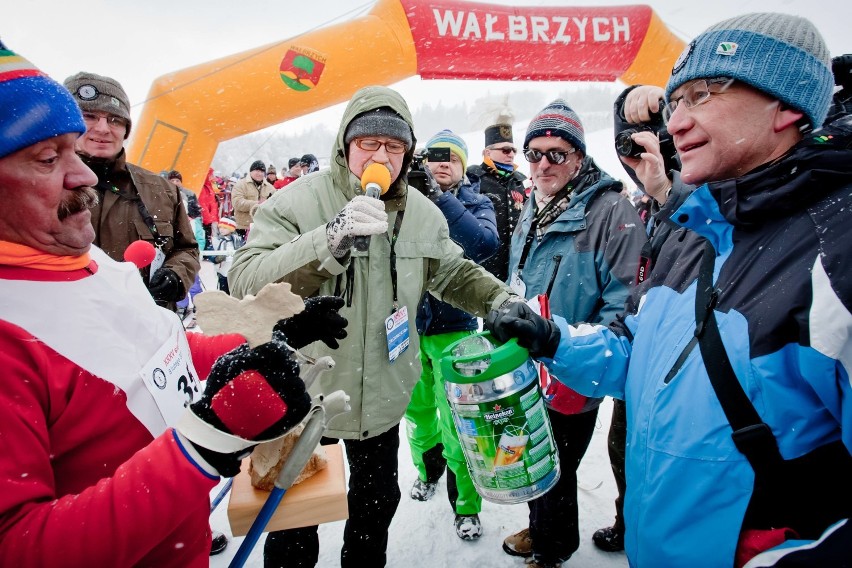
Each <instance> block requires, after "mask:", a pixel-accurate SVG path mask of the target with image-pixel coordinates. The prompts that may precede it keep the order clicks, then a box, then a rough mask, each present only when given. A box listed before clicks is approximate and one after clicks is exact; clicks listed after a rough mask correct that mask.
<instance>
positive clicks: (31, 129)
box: [0, 42, 86, 158]
mask: <svg viewBox="0 0 852 568" xmlns="http://www.w3.org/2000/svg"><path fill="white" fill-rule="evenodd" d="M0 109H3V112H2V113H0V158H2V157H5V156H8V155H9V154H12V153H14V152H17V151H18V150H21V149H23V148H26V147H27V146H32V145H33V144H35V143H36V142H41V141H42V140H47V139H48V138H53V137H54V136H61V135H63V134H69V133H71V132H73V133H75V134H82V133H84V132H85V131H86V124H85V123H84V122H83V116H82V115H81V114H80V108H79V107H78V106H77V103H76V102H75V101H74V99H73V98H72V97H71V94H70V93H69V92H68V91H67V90H66V89H65V88H64V87H63V86H62V85H60V84H59V83H57V82H56V81H54V80H53V79H51V78H50V77H48V76H47V75H45V74H44V73H42V72H41V71H39V70H38V69H36V67H35V66H34V65H33V64H32V63H30V62H29V61H27V60H26V59H24V58H23V57H21V56H20V55H18V54H16V53H14V52H12V51H9V49H7V48H6V46H5V45H3V42H0Z"/></svg>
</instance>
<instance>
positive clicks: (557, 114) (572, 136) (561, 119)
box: [524, 99, 586, 155]
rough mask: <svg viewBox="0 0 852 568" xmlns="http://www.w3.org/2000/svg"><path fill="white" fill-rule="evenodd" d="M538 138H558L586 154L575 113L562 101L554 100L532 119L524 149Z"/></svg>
mask: <svg viewBox="0 0 852 568" xmlns="http://www.w3.org/2000/svg"><path fill="white" fill-rule="evenodd" d="M539 136H558V137H560V138H562V139H563V140H565V141H566V142H568V143H569V144H571V145H572V146H573V147H574V148H576V149H577V150H579V151H580V152H582V153H583V155H585V154H586V136H585V134H584V133H583V124H582V123H581V122H580V117H579V116H577V113H576V112H574V111H573V110H571V107H569V106H568V103H566V102H565V101H564V100H562V99H556V100H555V101H553V102H552V103H550V104H549V105H547V106H546V107H544V108H543V109H541V112H539V113H538V114H537V115H535V116H534V117H533V119H532V120H531V121H530V125H529V126H528V127H527V135H526V136H525V137H524V149H527V148H529V145H530V140H532V139H533V138H538V137H539Z"/></svg>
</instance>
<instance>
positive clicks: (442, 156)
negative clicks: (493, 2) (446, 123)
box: [411, 148, 450, 172]
mask: <svg viewBox="0 0 852 568" xmlns="http://www.w3.org/2000/svg"><path fill="white" fill-rule="evenodd" d="M449 161H450V149H449V148H427V149H426V150H420V151H419V152H416V153H415V154H414V157H413V158H412V160H411V171H420V172H422V171H423V168H425V167H426V162H449Z"/></svg>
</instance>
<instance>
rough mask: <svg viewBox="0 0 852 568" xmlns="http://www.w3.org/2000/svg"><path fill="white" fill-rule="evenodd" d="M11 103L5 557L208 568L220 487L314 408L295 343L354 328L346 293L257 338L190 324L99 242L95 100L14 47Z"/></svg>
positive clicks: (2, 261)
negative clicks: (349, 324)
mask: <svg viewBox="0 0 852 568" xmlns="http://www.w3.org/2000/svg"><path fill="white" fill-rule="evenodd" d="M0 108H2V109H3V113H2V114H0V200H2V203H3V207H2V208H0V287H2V290H3V294H2V295H0V368H2V369H3V388H2V389H0V408H2V409H3V410H2V412H0V432H2V440H3V452H2V454H0V485H2V487H3V491H0V566H59V565H63V566H84V565H85V566H139V565H144V566H175V567H186V566H191V567H202V566H204V567H206V566H208V564H209V557H208V555H209V552H210V542H211V541H210V526H209V515H210V498H209V496H210V491H211V490H212V489H213V488H214V487H215V486H216V485H217V483H218V482H219V480H220V476H227V477H231V476H234V475H236V474H237V473H238V472H239V468H240V462H241V458H242V457H244V456H245V455H247V453H248V452H249V451H250V450H251V448H252V447H253V446H254V445H255V444H257V443H258V442H260V441H264V440H268V439H275V438H277V437H279V436H281V435H283V434H284V433H286V432H287V431H288V430H289V429H290V428H292V427H293V426H294V425H296V424H298V423H299V422H300V421H301V420H302V419H303V418H304V416H305V415H306V413H307V412H308V410H309V409H310V406H311V398H310V396H309V395H308V394H307V392H306V391H305V385H304V383H303V382H302V380H301V379H300V378H299V367H298V365H297V363H296V362H295V361H294V360H293V358H292V357H291V350H290V347H288V345H287V343H285V341H286V342H288V343H289V344H290V345H291V346H293V347H298V346H300V345H305V344H306V343H302V342H304V341H307V342H308V343H309V342H312V341H314V340H319V339H322V340H323V341H326V340H329V339H331V341H334V339H333V336H335V335H336V336H337V337H340V336H341V335H345V331H344V330H343V328H342V325H345V320H344V319H343V318H341V316H339V314H337V312H336V310H337V309H339V306H340V305H342V303H343V301H342V300H340V299H337V298H335V299H329V298H322V297H321V298H315V299H311V300H310V301H309V302H308V304H306V307H305V310H304V311H303V312H301V313H300V314H298V315H296V316H294V317H292V318H289V319H285V320H281V321H279V322H278V324H277V325H276V326H275V329H274V330H273V333H272V338H273V339H272V341H269V342H268V343H264V344H262V345H260V346H257V347H255V348H253V349H252V348H249V346H248V345H246V344H245V339H244V338H243V337H242V336H240V335H237V334H230V335H219V336H204V335H201V334H196V333H192V334H186V333H185V332H184V330H183V328H182V327H181V325H180V321H179V320H178V319H177V318H175V317H174V314H173V313H172V312H171V311H169V310H167V309H165V308H162V307H158V306H157V305H156V303H155V302H154V299H153V298H152V297H151V295H150V294H149V293H148V290H147V288H146V287H145V284H144V283H143V281H142V279H141V277H140V275H139V271H138V269H137V268H136V267H135V266H133V265H132V264H130V263H126V262H116V261H114V260H112V259H111V258H110V257H109V256H107V255H106V253H104V252H103V251H102V250H101V249H99V248H97V247H95V246H93V245H91V242H92V239H93V238H94V229H93V228H92V225H91V220H90V217H91V213H90V207H91V206H92V205H93V203H94V202H96V200H97V193H96V192H95V190H93V189H92V187H91V186H92V185H94V184H95V183H97V181H98V178H97V176H96V175H95V174H94V173H93V172H92V171H91V170H90V169H89V168H88V167H86V166H85V164H83V162H82V161H81V159H80V157H79V156H78V155H77V154H76V153H75V150H74V146H75V141H76V140H77V137H78V135H80V134H82V133H83V132H85V131H86V125H85V123H84V122H83V117H82V114H81V112H80V110H79V108H78V106H77V103H76V102H75V101H74V99H73V98H72V96H71V94H70V93H69V92H68V91H67V90H66V89H65V88H64V87H62V86H61V85H60V84H59V83H56V82H55V81H53V80H52V79H50V78H48V77H47V76H46V75H44V74H43V73H41V72H40V71H39V70H38V69H36V68H35V67H33V66H32V65H31V64H30V63H29V62H28V61H27V60H25V59H24V58H22V57H20V56H18V55H16V54H14V53H12V52H11V51H9V50H8V49H7V48H6V47H5V46H4V45H3V44H2V43H0ZM335 306H337V307H335ZM305 314H306V315H305ZM317 316H319V317H317ZM306 318H317V320H323V322H324V323H318V322H317V323H314V322H313V321H312V320H311V319H306ZM300 322H301V323H300ZM341 324H342V325H341ZM318 326H320V327H318ZM326 326H327V327H328V329H329V331H322V327H326ZM335 328H336V331H335ZM317 333H319V335H317ZM328 333H331V334H332V335H328ZM334 344H335V345H336V342H335V343H334ZM229 350H230V351H229ZM214 361H215V363H214ZM204 378H206V379H207V380H206V383H204V384H202V383H201V382H200V380H199V379H204ZM95 535H97V537H96V538H95Z"/></svg>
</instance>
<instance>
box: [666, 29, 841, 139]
mask: <svg viewBox="0 0 852 568" xmlns="http://www.w3.org/2000/svg"><path fill="white" fill-rule="evenodd" d="M712 77H731V78H733V79H737V80H739V81H742V82H743V83H747V84H749V85H751V86H752V87H754V88H756V89H758V90H760V91H762V92H764V93H766V94H768V95H770V96H772V97H775V98H777V99H778V100H779V101H781V102H783V103H785V104H787V105H789V106H790V107H792V108H794V109H796V110H800V111H802V112H803V113H804V114H805V115H806V116H807V117H808V120H809V121H810V123H811V125H812V126H813V127H814V128H817V127H819V126H821V125H822V123H823V121H824V120H825V117H826V115H827V113H828V107H829V105H830V104H831V97H832V93H833V91H834V76H833V75H832V73H831V56H830V55H829V52H828V48H827V47H826V45H825V41H824V40H823V38H822V36H821V35H820V33H819V31H817V29H816V27H814V25H813V24H812V23H811V22H810V21H809V20H807V19H805V18H801V17H799V16H791V15H789V14H778V13H765V14H746V15H744V16H737V17H735V18H731V19H729V20H725V21H723V22H719V23H718V24H715V25H713V26H710V27H709V28H708V29H707V30H706V31H705V32H703V33H702V34H701V35H699V36H698V37H696V38H695V39H694V40H692V42H690V44H689V45H687V46H686V49H684V51H683V53H681V54H680V57H678V59H677V61H676V62H675V65H674V69H672V76H671V78H670V79H669V83H668V85H667V86H666V99H669V97H671V94H672V92H673V91H674V90H675V89H677V88H678V87H680V86H681V85H683V84H684V83H686V82H688V81H692V80H693V79H709V78H712Z"/></svg>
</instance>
